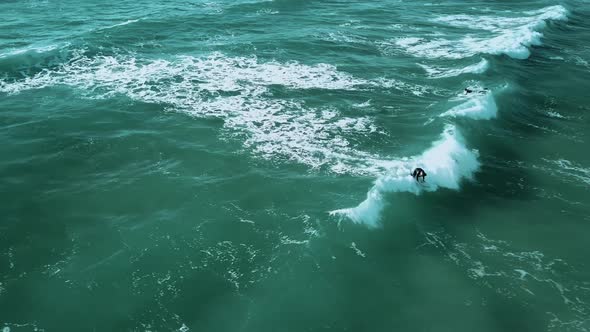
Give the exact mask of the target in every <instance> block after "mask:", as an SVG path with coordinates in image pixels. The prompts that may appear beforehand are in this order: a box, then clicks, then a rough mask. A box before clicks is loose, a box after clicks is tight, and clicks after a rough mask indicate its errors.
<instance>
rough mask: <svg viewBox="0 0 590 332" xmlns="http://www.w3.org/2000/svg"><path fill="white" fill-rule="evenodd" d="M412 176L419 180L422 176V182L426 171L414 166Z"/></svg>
mask: <svg viewBox="0 0 590 332" xmlns="http://www.w3.org/2000/svg"><path fill="white" fill-rule="evenodd" d="M412 177H413V178H415V179H416V181H420V178H422V182H426V179H425V178H426V172H424V170H423V169H422V168H420V167H418V168H416V169H415V170H414V171H413V172H412Z"/></svg>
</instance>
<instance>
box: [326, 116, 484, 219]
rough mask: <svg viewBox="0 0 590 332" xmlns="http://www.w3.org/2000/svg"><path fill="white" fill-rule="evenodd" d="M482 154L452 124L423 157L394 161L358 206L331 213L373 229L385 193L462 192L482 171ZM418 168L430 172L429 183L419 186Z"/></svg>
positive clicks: (382, 204) (378, 216)
mask: <svg viewBox="0 0 590 332" xmlns="http://www.w3.org/2000/svg"><path fill="white" fill-rule="evenodd" d="M478 156H479V153H478V151H477V150H470V149H468V148H467V147H466V146H465V144H464V140H463V137H462V136H461V134H460V133H459V131H458V130H457V128H455V127H454V126H452V125H448V126H447V127H446V128H445V130H444V132H443V133H442V135H441V137H440V139H439V140H437V141H436V142H434V143H433V144H432V146H431V147H430V148H429V149H427V150H426V151H424V153H422V154H421V155H419V156H415V157H411V158H404V159H401V160H398V161H392V162H391V164H390V167H389V169H388V171H387V172H386V173H385V174H383V175H381V176H380V177H379V178H378V179H377V180H376V181H375V183H374V185H373V187H372V188H371V189H370V190H369V192H368V193H367V198H366V199H365V200H364V201H363V202H361V203H360V204H359V205H358V206H356V207H353V208H347V209H340V210H334V211H331V212H330V214H331V215H336V216H338V215H339V216H346V217H348V218H350V219H351V220H352V221H354V222H356V223H363V224H366V225H367V226H369V227H377V226H378V225H379V221H380V216H381V211H382V209H383V207H384V206H385V200H384V196H383V195H384V194H385V193H392V192H408V193H412V194H416V195H418V194H420V193H422V192H424V191H436V190H437V189H439V188H447V189H454V190H457V189H459V185H460V183H461V181H462V180H463V179H472V178H473V175H474V173H475V172H476V171H477V170H478V169H479V161H478ZM416 167H422V168H424V169H425V170H426V172H427V173H428V176H427V177H426V182H425V183H418V182H417V181H416V180H415V179H414V178H412V176H411V175H410V174H411V172H412V170H413V169H414V168H416Z"/></svg>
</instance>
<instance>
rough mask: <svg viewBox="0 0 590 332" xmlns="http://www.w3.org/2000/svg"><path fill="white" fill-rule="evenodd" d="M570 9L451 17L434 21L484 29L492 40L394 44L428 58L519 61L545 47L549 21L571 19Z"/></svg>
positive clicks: (404, 40)
mask: <svg viewBox="0 0 590 332" xmlns="http://www.w3.org/2000/svg"><path fill="white" fill-rule="evenodd" d="M567 14H568V12H567V10H566V9H565V8H564V7H563V6H561V5H557V6H551V7H546V8H543V9H540V10H537V11H527V12H523V13H522V15H523V16H520V17H499V16H476V15H449V16H442V17H438V18H436V19H434V20H433V21H434V22H436V23H443V24H447V25H450V26H453V27H460V28H465V29H471V30H483V31H485V32H487V33H492V36H491V37H473V36H471V35H468V36H467V37H464V38H462V39H459V40H451V39H445V38H435V39H428V38H417V37H404V38H398V39H396V40H395V41H394V44H395V45H396V46H397V47H398V48H401V49H402V50H404V51H405V52H406V53H409V54H412V55H414V56H418V57H424V58H448V59H461V58H467V57H471V56H474V55H476V54H493V55H500V54H506V55H508V56H510V57H512V58H515V59H526V58H528V57H529V56H530V54H531V51H530V49H529V48H530V47H531V46H533V45H535V46H538V45H541V38H542V37H543V34H542V33H541V32H540V31H542V30H543V29H544V28H545V27H546V25H547V21H564V20H567Z"/></svg>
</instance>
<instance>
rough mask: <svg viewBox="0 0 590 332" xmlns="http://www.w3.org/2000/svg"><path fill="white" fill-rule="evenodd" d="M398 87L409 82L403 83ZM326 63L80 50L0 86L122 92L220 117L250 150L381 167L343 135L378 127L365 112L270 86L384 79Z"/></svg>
mask: <svg viewBox="0 0 590 332" xmlns="http://www.w3.org/2000/svg"><path fill="white" fill-rule="evenodd" d="M401 83H402V82H398V83H397V85H396V88H398V89H415V87H414V86H401V85H400V84H401ZM383 84H384V83H382V82H381V81H367V80H364V79H358V78H355V77H353V76H352V75H350V74H347V73H344V72H341V71H338V70H337V68H336V67H334V66H332V65H329V64H316V65H304V64H300V63H297V62H288V63H279V62H276V61H270V62H260V61H258V59H257V58H256V57H226V56H224V55H223V54H221V53H213V54H211V55H209V56H207V57H203V58H195V57H189V56H183V57H179V58H175V59H172V60H149V61H148V60H141V59H136V58H133V57H132V56H97V57H86V56H84V55H79V56H77V57H75V58H74V59H73V60H71V61H70V62H68V63H66V64H64V65H62V66H60V67H58V68H55V69H51V70H44V71H42V72H40V73H38V74H36V75H34V76H32V77H27V78H25V79H22V80H17V81H7V80H2V79H0V92H4V93H9V94H14V93H19V92H22V91H25V90H30V89H41V88H45V87H51V86H56V85H66V86H72V87H75V88H78V89H81V90H82V91H86V92H87V97H88V98H111V97H114V96H127V97H129V98H132V99H134V100H138V101H142V102H148V103H156V104H162V105H166V106H168V107H169V108H170V109H172V110H174V111H181V112H186V113H189V114H191V115H194V116H197V117H217V118H221V119H222V120H224V128H225V129H226V131H225V133H226V134H227V135H228V136H231V137H237V138H239V139H240V140H243V142H244V145H245V146H246V147H247V148H249V149H251V151H253V152H254V153H255V154H256V155H258V156H261V157H264V158H268V159H271V158H272V159H276V158H282V159H287V160H292V161H295V162H299V163H303V164H306V165H309V166H311V167H312V168H318V167H325V168H327V169H328V170H330V171H332V172H337V173H354V174H361V173H362V174H366V173H370V172H374V171H375V170H376V169H378V168H379V167H380V164H379V163H380V162H381V161H380V160H379V158H378V157H377V156H374V155H372V154H369V153H366V152H364V151H362V150H359V149H356V148H355V147H354V146H353V144H352V143H351V141H349V140H348V139H347V136H350V135H351V134H354V135H355V136H356V137H358V136H359V135H374V134H378V131H377V128H376V127H375V125H374V124H373V122H372V121H371V119H370V118H368V117H366V116H357V117H344V116H342V115H341V114H340V113H339V111H338V110H336V109H330V108H311V107H307V106H306V105H305V103H304V102H303V101H298V100H290V99H281V98H276V97H273V96H272V93H271V89H270V86H283V87H285V88H288V89H327V90H336V89H340V90H355V89H358V88H363V89H364V88H371V87H382V86H383Z"/></svg>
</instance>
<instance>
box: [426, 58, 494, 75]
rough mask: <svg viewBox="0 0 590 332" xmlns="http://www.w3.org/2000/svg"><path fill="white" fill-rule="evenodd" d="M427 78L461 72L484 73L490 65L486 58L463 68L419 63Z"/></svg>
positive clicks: (461, 73) (459, 73)
mask: <svg viewBox="0 0 590 332" xmlns="http://www.w3.org/2000/svg"><path fill="white" fill-rule="evenodd" d="M420 67H422V68H423V69H424V70H425V71H426V73H427V74H428V77H429V78H447V77H455V76H459V75H463V74H481V73H485V72H486V70H488V68H489V67H490V64H489V62H488V60H486V59H481V61H480V62H478V63H475V64H472V65H469V66H466V67H463V68H442V67H431V66H427V65H420Z"/></svg>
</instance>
